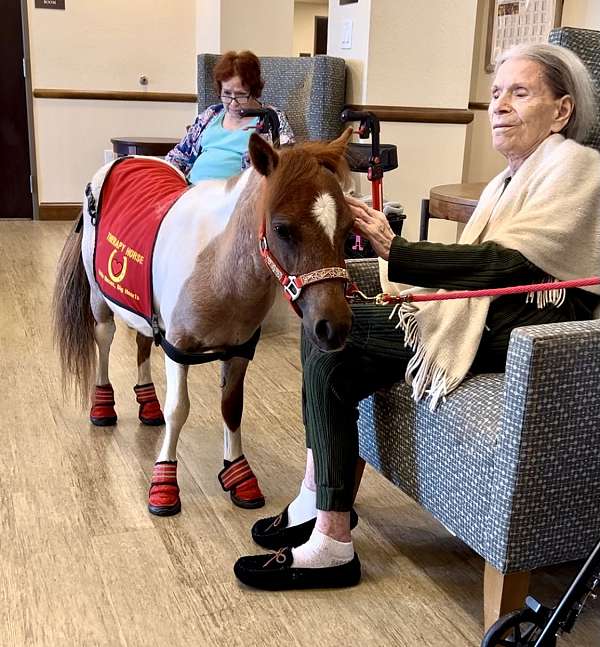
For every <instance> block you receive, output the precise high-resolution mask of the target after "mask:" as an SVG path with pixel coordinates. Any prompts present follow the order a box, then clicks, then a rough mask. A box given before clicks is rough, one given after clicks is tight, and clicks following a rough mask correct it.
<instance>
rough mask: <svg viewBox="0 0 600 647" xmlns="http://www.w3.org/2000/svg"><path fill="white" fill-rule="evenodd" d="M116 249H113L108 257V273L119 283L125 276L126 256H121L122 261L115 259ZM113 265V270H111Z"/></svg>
mask: <svg viewBox="0 0 600 647" xmlns="http://www.w3.org/2000/svg"><path fill="white" fill-rule="evenodd" d="M116 253H117V250H116V249H113V250H112V252H111V253H110V256H109V257H108V275H109V276H110V278H111V280H112V281H114V282H115V283H120V282H121V281H122V280H123V279H124V278H125V273H126V272H127V256H123V261H122V262H121V261H117V260H115V254H116ZM113 267H114V269H115V271H113Z"/></svg>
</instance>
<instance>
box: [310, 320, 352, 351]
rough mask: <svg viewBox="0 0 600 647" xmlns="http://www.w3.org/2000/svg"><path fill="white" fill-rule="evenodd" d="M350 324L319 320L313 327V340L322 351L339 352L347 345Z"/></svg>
mask: <svg viewBox="0 0 600 647" xmlns="http://www.w3.org/2000/svg"><path fill="white" fill-rule="evenodd" d="M349 332H350V322H347V323H346V322H337V323H334V322H332V321H331V320H329V319H318V320H317V321H316V322H315V323H314V326H313V330H312V333H313V338H314V340H315V343H316V344H317V346H318V347H319V348H320V349H321V350H329V351H331V350H339V349H340V348H342V347H343V346H344V344H345V343H346V338H347V337H348V333H349Z"/></svg>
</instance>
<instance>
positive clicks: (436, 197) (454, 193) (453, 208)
mask: <svg viewBox="0 0 600 647" xmlns="http://www.w3.org/2000/svg"><path fill="white" fill-rule="evenodd" d="M485 186H486V183H485V182H475V183H472V184H442V185H440V186H434V187H433V188H432V189H431V191H430V192H429V199H428V200H423V201H422V203H421V227H420V235H419V238H420V240H426V239H427V236H428V234H429V219H430V218H439V219H441V220H452V221H454V222H462V223H465V222H467V221H468V220H469V218H470V217H471V214H472V213H473V211H474V210H475V207H476V206H477V202H478V201H479V196H480V195H481V192H482V191H483V189H484V187H485Z"/></svg>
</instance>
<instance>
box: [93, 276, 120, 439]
mask: <svg viewBox="0 0 600 647" xmlns="http://www.w3.org/2000/svg"><path fill="white" fill-rule="evenodd" d="M90 305H91V308H92V314H93V315H94V320H95V322H96V323H95V325H94V339H95V340H96V346H97V347H98V365H97V368H96V388H95V389H94V394H93V396H92V409H91V411H90V420H91V422H92V424H94V425H97V426H98V427H106V426H110V425H114V424H116V422H117V412H116V411H115V394H114V391H113V387H112V384H111V383H110V380H109V378H108V356H109V354H110V346H111V344H112V341H113V338H114V336H115V329H116V326H115V320H114V316H113V313H112V311H111V309H110V308H109V307H108V306H107V305H106V301H104V299H103V297H102V296H101V295H100V293H99V292H97V291H96V290H94V289H93V288H92V290H91V293H90Z"/></svg>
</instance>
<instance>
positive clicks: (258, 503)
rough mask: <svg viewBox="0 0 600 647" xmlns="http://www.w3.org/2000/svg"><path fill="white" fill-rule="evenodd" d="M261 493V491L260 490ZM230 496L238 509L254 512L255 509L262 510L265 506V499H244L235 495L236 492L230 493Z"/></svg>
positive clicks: (260, 497) (262, 497) (261, 497)
mask: <svg viewBox="0 0 600 647" xmlns="http://www.w3.org/2000/svg"><path fill="white" fill-rule="evenodd" d="M259 491H260V490H259ZM229 496H230V497H231V501H232V502H233V504H234V505H236V506H237V507H238V508H246V509H247V510H254V508H262V507H263V506H264V505H265V497H264V496H262V495H261V496H259V497H256V498H254V499H242V498H240V497H238V496H236V495H235V493H234V492H230V493H229Z"/></svg>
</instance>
